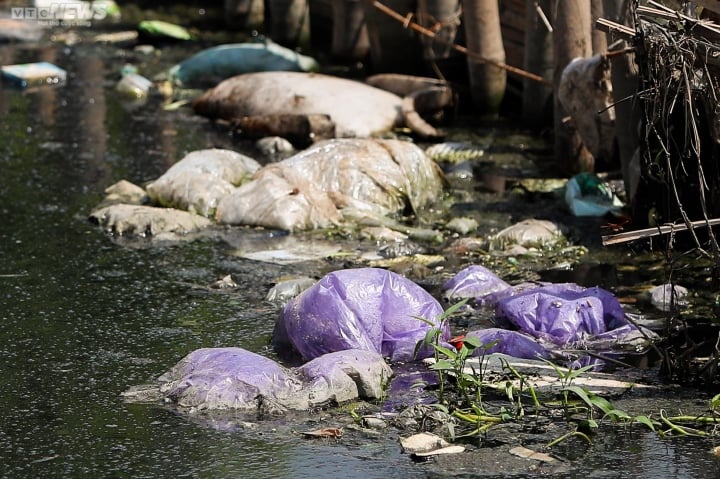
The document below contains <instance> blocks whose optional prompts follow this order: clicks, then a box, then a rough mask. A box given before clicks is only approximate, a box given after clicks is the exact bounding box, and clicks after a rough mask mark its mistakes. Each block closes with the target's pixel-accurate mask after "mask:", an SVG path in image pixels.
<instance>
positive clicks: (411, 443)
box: [400, 432, 465, 457]
mask: <svg viewBox="0 0 720 479" xmlns="http://www.w3.org/2000/svg"><path fill="white" fill-rule="evenodd" d="M400 446H401V447H402V449H403V451H404V452H405V453H407V454H413V455H415V456H420V457H426V456H434V455H438V454H457V453H460V452H463V451H465V448H464V447H463V446H451V445H450V443H448V442H447V441H446V440H445V439H443V438H442V437H440V436H438V435H436V434H432V433H429V432H421V433H419V434H414V435H412V436H410V437H405V438H400Z"/></svg>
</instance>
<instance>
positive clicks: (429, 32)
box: [367, 0, 552, 85]
mask: <svg viewBox="0 0 720 479" xmlns="http://www.w3.org/2000/svg"><path fill="white" fill-rule="evenodd" d="M367 1H368V3H370V5H372V6H373V7H375V8H376V9H378V10H380V11H381V12H383V13H384V14H386V15H388V16H389V17H392V18H394V19H395V20H397V21H398V22H400V23H402V24H403V26H404V27H405V28H410V29H411V30H414V31H416V32H418V33H420V34H422V35H425V36H426V37H428V38H432V39H433V40H434V41H436V42H437V43H440V44H442V45H446V46H449V47H451V48H452V49H453V50H455V51H457V52H460V53H462V54H464V55H467V56H469V57H471V58H472V59H474V60H477V61H479V62H482V63H487V64H489V65H492V66H494V67H497V68H502V69H503V70H506V71H508V72H510V73H514V74H516V75H519V76H521V77H524V78H528V79H530V80H534V81H537V82H540V83H544V84H546V85H552V83H551V82H550V81H548V80H546V79H544V78H543V77H541V76H540V75H536V74H534V73H530V72H528V71H525V70H523V69H521V68H517V67H514V66H511V65H508V64H506V63H503V62H498V61H496V60H491V59H489V58H485V57H483V56H481V55H479V54H478V53H475V52H473V51H470V50H468V49H467V48H466V47H464V46H461V45H457V44H455V43H450V42H446V41H444V40H442V39H440V38H437V37H436V35H435V32H433V31H432V30H429V29H427V28H425V27H423V26H422V25H419V24H417V23H415V22H413V21H411V20H410V17H408V16H403V15H400V14H399V13H398V12H396V11H395V10H393V9H392V8H390V7H388V6H386V5H384V4H382V3H380V2H378V1H374V0H367Z"/></svg>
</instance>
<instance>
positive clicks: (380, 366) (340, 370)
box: [297, 349, 393, 403]
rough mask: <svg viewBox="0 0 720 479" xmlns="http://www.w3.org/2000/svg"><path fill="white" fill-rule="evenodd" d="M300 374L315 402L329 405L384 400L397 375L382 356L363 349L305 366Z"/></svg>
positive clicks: (342, 353) (334, 354) (349, 351)
mask: <svg viewBox="0 0 720 479" xmlns="http://www.w3.org/2000/svg"><path fill="white" fill-rule="evenodd" d="M297 372H298V373H300V375H301V376H302V377H303V378H304V380H305V382H306V390H307V392H308V394H309V395H310V397H311V398H323V397H326V398H327V399H326V401H333V402H335V403H342V402H345V401H350V400H353V399H357V398H359V397H360V398H365V399H376V398H380V397H382V396H383V394H384V390H383V388H384V386H385V384H387V382H388V381H389V380H390V377H391V376H392V375H393V371H392V369H391V368H390V366H388V365H387V363H386V362H385V360H384V359H383V358H382V356H380V355H379V354H377V353H375V352H372V351H363V350H360V349H346V350H344V351H337V352H334V353H328V354H324V355H322V356H320V357H319V358H315V359H313V360H312V361H309V362H307V363H305V364H303V365H302V366H300V367H299V368H297ZM316 400H317V399H316Z"/></svg>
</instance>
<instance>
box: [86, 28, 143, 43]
mask: <svg viewBox="0 0 720 479" xmlns="http://www.w3.org/2000/svg"><path fill="white" fill-rule="evenodd" d="M137 38H138V32H137V31H134V30H130V31H126V32H112V33H101V34H99V35H95V37H94V38H93V40H94V41H96V42H98V43H114V44H124V43H133V42H135V41H136V40H137Z"/></svg>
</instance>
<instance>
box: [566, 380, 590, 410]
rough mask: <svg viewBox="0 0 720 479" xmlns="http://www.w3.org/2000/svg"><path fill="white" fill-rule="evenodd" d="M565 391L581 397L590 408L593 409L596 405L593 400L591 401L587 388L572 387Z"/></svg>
mask: <svg viewBox="0 0 720 479" xmlns="http://www.w3.org/2000/svg"><path fill="white" fill-rule="evenodd" d="M563 391H570V392H572V393H575V395H576V396H577V397H579V398H580V399H581V400H582V401H583V402H584V403H585V404H587V405H588V407H590V408H592V407H594V404H593V402H592V400H591V399H590V396H588V391H587V390H586V389H585V388H581V387H580V386H575V385H570V386H567V387H566V388H564V389H563Z"/></svg>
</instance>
